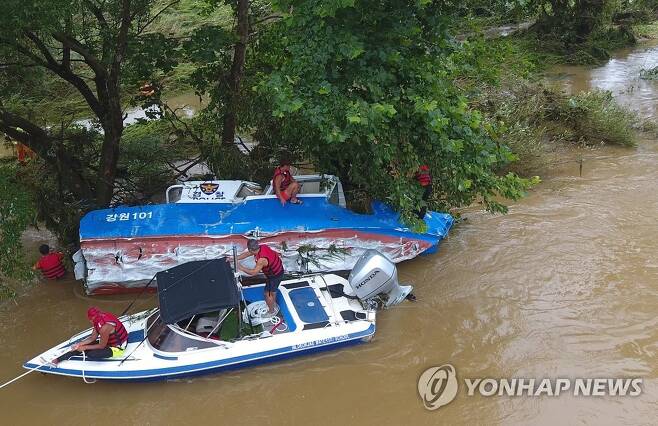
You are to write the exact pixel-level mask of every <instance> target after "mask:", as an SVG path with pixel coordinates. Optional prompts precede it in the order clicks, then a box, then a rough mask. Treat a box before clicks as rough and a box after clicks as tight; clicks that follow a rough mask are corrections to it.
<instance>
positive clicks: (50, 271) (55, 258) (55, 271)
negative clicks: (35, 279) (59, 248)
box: [32, 244, 66, 280]
mask: <svg viewBox="0 0 658 426" xmlns="http://www.w3.org/2000/svg"><path fill="white" fill-rule="evenodd" d="M39 253H41V259H39V260H38V261H37V263H35V264H34V266H33V267H32V269H34V270H35V271H36V270H37V269H39V270H41V273H42V274H43V276H44V278H46V279H48V280H57V279H60V278H62V277H63V276H64V275H65V274H66V269H64V264H63V263H62V259H63V258H64V254H63V253H60V252H56V253H51V252H50V247H48V245H47V244H42V245H41V246H39Z"/></svg>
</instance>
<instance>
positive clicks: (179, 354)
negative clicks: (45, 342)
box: [24, 274, 376, 381]
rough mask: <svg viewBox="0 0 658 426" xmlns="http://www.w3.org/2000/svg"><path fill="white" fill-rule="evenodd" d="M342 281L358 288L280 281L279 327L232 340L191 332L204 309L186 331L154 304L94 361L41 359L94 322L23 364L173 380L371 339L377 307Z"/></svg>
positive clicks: (339, 282)
mask: <svg viewBox="0 0 658 426" xmlns="http://www.w3.org/2000/svg"><path fill="white" fill-rule="evenodd" d="M341 286H342V287H341ZM338 287H340V288H343V289H345V291H350V292H351V291H352V290H349V289H351V287H350V285H349V282H348V281H347V280H345V279H344V278H341V277H339V276H337V275H334V274H325V275H322V276H320V275H316V276H310V277H305V278H297V279H293V280H288V281H284V282H282V283H281V285H280V286H279V288H278V290H277V297H276V300H277V304H278V306H279V307H280V312H279V315H278V316H277V317H276V318H275V319H276V320H277V321H279V322H276V321H275V322H276V325H275V326H274V327H272V324H274V323H266V324H267V325H265V326H261V327H262V328H261V329H260V330H259V329H258V326H255V328H252V329H251V334H250V335H249V336H242V337H240V338H235V339H229V340H227V341H222V340H217V339H209V338H207V337H203V336H201V335H198V334H196V332H194V333H192V332H191V331H188V328H189V330H195V326H194V325H192V326H191V328H190V325H191V324H193V323H192V321H193V320H194V319H195V318H196V319H197V321H198V322H197V324H196V326H200V322H199V321H200V320H201V317H203V315H202V314H199V316H197V315H195V316H194V317H192V319H190V320H189V323H188V322H187V320H185V321H183V322H184V323H186V324H187V326H185V330H182V329H181V328H180V326H172V325H165V324H163V323H162V322H160V323H157V321H158V318H159V315H160V312H159V310H158V309H153V310H151V311H144V312H141V313H138V314H135V315H133V316H127V317H122V318H121V321H122V323H123V324H124V326H125V327H126V329H127V330H128V332H129V335H128V343H127V347H126V349H125V351H124V353H123V354H122V355H121V356H119V357H116V358H107V359H101V360H89V359H85V358H84V357H83V356H81V355H76V356H73V357H71V358H70V359H67V360H63V361H61V362H60V363H59V364H57V365H56V366H48V365H43V364H45V362H44V360H45V361H47V360H52V359H54V358H56V357H58V356H60V355H62V354H63V353H64V352H66V351H67V350H68V348H70V347H71V345H73V344H74V343H77V342H79V341H81V340H83V339H85V338H86V337H88V336H89V335H90V334H91V332H92V331H91V329H89V330H86V331H84V332H82V333H79V334H77V335H76V336H73V337H72V338H71V339H69V340H68V341H66V342H63V343H61V344H60V345H58V346H56V347H54V348H52V349H50V350H48V351H46V352H44V353H42V354H40V355H38V356H36V357H34V358H33V359H31V360H29V361H28V362H26V363H25V364H24V367H25V368H26V369H37V370H39V371H40V372H43V373H47V374H54V375H60V376H68V377H78V378H83V379H85V380H89V379H101V380H113V381H154V380H171V379H177V378H183V377H189V376H197V375H205V374H211V373H215V372H219V371H222V370H231V369H238V368H243V367H248V366H254V365H259V364H263V363H269V362H272V361H276V360H280V359H286V358H291V357H296V356H301V355H306V354H311V353H315V352H323V351H328V350H334V349H338V348H341V347H345V346H350V345H354V344H358V343H362V342H366V341H369V340H371V339H372V337H373V336H374V334H375V330H376V325H375V316H376V313H375V311H374V310H371V309H366V308H364V306H363V304H362V302H360V301H359V300H357V299H354V298H351V297H347V296H346V295H345V293H343V292H342V291H339V292H336V291H334V290H332V289H334V288H338ZM242 292H243V295H244V299H245V301H247V302H248V303H249V304H251V303H256V304H258V303H264V302H263V292H264V285H263V284H260V285H257V286H252V287H245V288H243V290H242ZM352 294H353V293H352ZM216 315H217V314H215V318H216ZM268 319H269V318H268ZM204 320H205V317H204ZM281 324H283V325H285V327H284V326H281ZM172 327H173V328H172ZM146 336H148V337H146ZM217 337H219V336H217Z"/></svg>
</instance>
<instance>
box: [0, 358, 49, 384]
mask: <svg viewBox="0 0 658 426" xmlns="http://www.w3.org/2000/svg"><path fill="white" fill-rule="evenodd" d="M46 366H47V365H46V364H41V365H37V366H36V367H34V368H31V369H29V370H28V371H26V372H25V373H23V374H21V375H20V376H17V377H14V378H13V379H11V380H10V381H8V382H6V383H3V384H2V385H0V389H2V388H4V387H5V386H8V385H10V384H12V383H14V382H15V381H16V380H18V379H22V378H23V377H25V376H27V375H28V374H30V373H33V372H35V371H37V370H38V369H40V368H41V367H46Z"/></svg>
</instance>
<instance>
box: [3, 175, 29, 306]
mask: <svg viewBox="0 0 658 426" xmlns="http://www.w3.org/2000/svg"><path fill="white" fill-rule="evenodd" d="M34 207H35V202H34V199H33V198H32V194H31V193H30V192H29V191H26V190H25V187H24V186H23V185H22V184H21V183H20V182H19V181H17V179H16V166H15V165H13V164H7V163H0V281H2V278H3V277H4V278H7V277H8V278H14V279H25V278H27V277H29V276H30V275H31V274H30V269H29V267H28V265H27V264H26V263H25V260H24V258H23V250H22V248H23V247H22V244H21V235H22V234H23V231H25V229H26V228H27V226H28V225H29V224H30V223H32V221H33V220H34V211H35V208H34ZM3 295H6V290H5V289H4V288H2V283H1V282H0V299H2V296H3Z"/></svg>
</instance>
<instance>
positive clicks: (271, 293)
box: [227, 239, 284, 314]
mask: <svg viewBox="0 0 658 426" xmlns="http://www.w3.org/2000/svg"><path fill="white" fill-rule="evenodd" d="M249 256H253V257H254V259H255V260H256V266H255V267H254V268H247V267H245V266H243V265H241V264H239V263H238V269H239V270H240V271H242V272H245V273H247V274H249V275H256V274H258V273H260V272H262V273H263V274H265V280H266V281H265V303H267V307H268V308H269V312H270V314H274V313H276V310H275V307H276V289H277V287H279V284H280V283H281V280H282V279H283V272H284V269H283V262H282V261H281V256H279V254H278V253H277V252H275V251H274V250H272V249H271V248H269V247H268V246H266V245H265V244H258V241H256V240H253V239H251V240H248V241H247V251H246V252H244V253H242V254H240V255H239V256H238V257H237V258H236V259H237V260H242V259H246V258H248V257H249ZM227 260H229V259H227ZM232 260H233V259H230V260H229V261H231V262H232Z"/></svg>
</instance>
